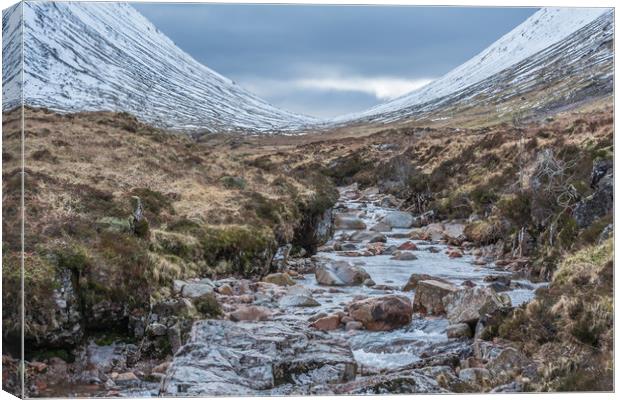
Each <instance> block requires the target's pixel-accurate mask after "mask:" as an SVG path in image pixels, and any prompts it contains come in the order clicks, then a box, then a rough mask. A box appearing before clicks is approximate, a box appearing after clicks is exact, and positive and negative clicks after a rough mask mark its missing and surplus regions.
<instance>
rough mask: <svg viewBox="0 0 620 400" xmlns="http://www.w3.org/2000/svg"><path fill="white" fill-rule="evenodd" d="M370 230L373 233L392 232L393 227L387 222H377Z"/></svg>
mask: <svg viewBox="0 0 620 400" xmlns="http://www.w3.org/2000/svg"><path fill="white" fill-rule="evenodd" d="M370 230H371V231H373V232H391V231H392V227H391V226H390V225H388V224H386V223H385V222H377V223H376V224H374V225H373V226H371V227H370Z"/></svg>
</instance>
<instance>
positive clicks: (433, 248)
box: [426, 246, 441, 253]
mask: <svg viewBox="0 0 620 400" xmlns="http://www.w3.org/2000/svg"><path fill="white" fill-rule="evenodd" d="M426 251H428V252H429V253H439V252H440V251H441V250H439V249H438V248H437V247H435V246H430V247H427V248H426Z"/></svg>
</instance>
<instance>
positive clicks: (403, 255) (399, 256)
mask: <svg viewBox="0 0 620 400" xmlns="http://www.w3.org/2000/svg"><path fill="white" fill-rule="evenodd" d="M417 259H418V257H417V256H416V255H415V254H413V253H412V252H410V251H396V252H394V255H393V256H392V257H390V260H397V261H412V260H417Z"/></svg>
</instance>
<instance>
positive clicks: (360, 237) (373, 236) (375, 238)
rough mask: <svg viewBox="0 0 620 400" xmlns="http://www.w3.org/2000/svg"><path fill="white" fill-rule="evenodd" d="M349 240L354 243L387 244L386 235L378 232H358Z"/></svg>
mask: <svg viewBox="0 0 620 400" xmlns="http://www.w3.org/2000/svg"><path fill="white" fill-rule="evenodd" d="M349 240H351V241H353V242H364V241H367V242H368V243H378V242H380V243H385V242H387V238H386V237H385V235H384V234H382V233H378V232H370V231H357V232H354V233H353V234H352V235H351V237H350V238H349Z"/></svg>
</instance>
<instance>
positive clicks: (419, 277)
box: [403, 274, 450, 292]
mask: <svg viewBox="0 0 620 400" xmlns="http://www.w3.org/2000/svg"><path fill="white" fill-rule="evenodd" d="M429 280H434V281H438V282H443V283H446V284H450V282H449V281H447V280H445V279H443V278H439V277H437V276H432V275H428V274H411V276H410V277H409V280H408V281H407V283H406V284H405V286H403V292H410V291H413V290H416V288H417V287H418V283H419V282H420V281H429Z"/></svg>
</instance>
